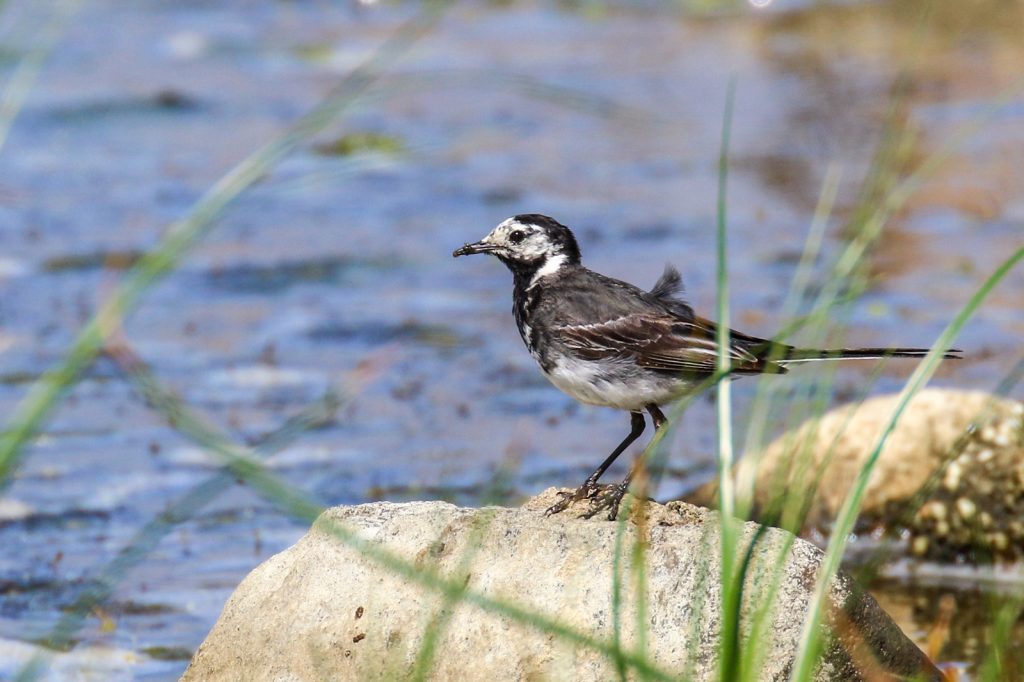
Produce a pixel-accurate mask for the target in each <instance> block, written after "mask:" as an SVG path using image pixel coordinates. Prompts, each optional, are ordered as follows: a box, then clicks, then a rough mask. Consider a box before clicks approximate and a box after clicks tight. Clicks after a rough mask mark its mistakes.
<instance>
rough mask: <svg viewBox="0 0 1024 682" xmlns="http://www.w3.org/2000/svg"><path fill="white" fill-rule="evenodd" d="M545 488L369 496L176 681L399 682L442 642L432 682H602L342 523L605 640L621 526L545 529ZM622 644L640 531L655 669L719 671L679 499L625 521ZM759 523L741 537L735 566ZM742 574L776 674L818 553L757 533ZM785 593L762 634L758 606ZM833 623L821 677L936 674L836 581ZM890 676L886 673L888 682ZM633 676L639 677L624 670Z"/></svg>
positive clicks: (546, 635)
mask: <svg viewBox="0 0 1024 682" xmlns="http://www.w3.org/2000/svg"><path fill="white" fill-rule="evenodd" d="M553 501H554V491H553V490H549V491H547V492H546V493H545V494H544V495H542V496H540V497H538V498H535V499H534V500H532V501H531V502H530V503H528V504H527V505H526V507H525V508H523V509H502V508H485V509H460V508H457V507H454V506H451V505H449V504H445V503H441V502H419V503H408V504H387V503H376V504H367V505H362V506H357V507H337V508H334V509H331V510H329V511H327V512H325V513H324V514H323V515H322V516H321V518H320V519H319V520H318V521H317V523H316V524H314V526H313V528H312V529H311V530H310V532H309V533H308V534H307V535H306V536H305V537H304V538H302V539H301V540H300V541H299V542H298V543H297V544H295V545H294V546H293V547H291V548H290V549H288V550H286V551H285V552H282V553H281V554H278V555H276V556H274V557H272V558H270V559H269V560H267V561H266V562H265V563H264V564H263V565H261V566H259V567H258V568H257V569H256V570H254V571H253V572H252V573H251V574H250V575H249V576H248V577H247V578H246V579H245V580H244V581H243V582H242V584H241V585H240V586H239V587H238V589H237V590H236V591H235V593H234V594H233V595H232V597H231V598H230V600H229V601H228V603H227V605H226V606H225V608H224V611H223V613H222V614H221V616H220V618H219V620H218V621H217V623H216V625H215V626H214V628H213V630H212V631H211V633H210V635H209V636H208V637H207V639H206V641H205V642H204V643H203V645H202V646H201V647H200V649H199V650H198V651H197V652H196V655H195V658H194V659H193V661H192V663H191V665H190V666H189V668H188V670H187V671H186V672H185V675H184V678H183V679H184V680H196V681H198V680H203V681H206V680H321V679H331V680H375V679H408V677H409V676H410V674H411V672H412V671H413V669H414V668H415V666H416V661H417V659H418V657H419V656H421V654H422V652H423V651H424V646H425V644H426V643H427V642H428V641H430V640H431V638H436V639H435V640H433V641H435V643H436V649H435V654H434V656H433V658H432V664H431V668H430V675H429V678H430V679H436V680H459V681H460V682H471V681H473V680H488V681H491V680H538V681H539V680H608V679H617V677H618V675H617V672H616V665H615V662H614V661H613V660H611V659H610V658H609V657H608V656H606V655H605V654H604V653H601V652H599V651H597V650H595V649H593V648H589V647H587V646H584V645H582V644H580V643H578V642H573V641H570V640H567V639H566V638H563V637H560V636H558V635H556V634H552V633H550V632H547V631H545V630H543V629H541V628H539V627H536V626H534V625H530V624H528V623H524V622H522V621H521V620H519V619H517V618H515V617H513V616H512V615H511V614H508V613H501V612H497V611H495V610H493V609H492V610H488V609H485V608H481V606H479V605H477V604H473V603H466V602H463V603H460V604H458V605H456V606H455V607H454V608H451V609H449V608H448V606H447V605H446V604H445V602H444V600H443V598H442V597H441V596H440V595H439V594H438V593H437V592H435V591H432V590H430V589H427V588H424V587H423V586H421V585H420V584H418V583H417V582H415V581H414V580H411V579H410V578H408V577H402V576H400V575H398V574H396V573H395V572H393V571H392V570H389V569H388V568H385V567H383V566H382V565H381V564H379V563H378V562H377V561H375V560H373V559H370V558H368V557H367V556H366V555H365V554H364V553H361V552H360V551H357V550H356V549H353V548H351V547H350V546H349V545H347V544H346V543H345V542H342V541H341V540H339V537H338V534H337V532H335V531H332V528H337V527H343V528H345V529H348V530H350V531H352V532H354V533H355V534H356V535H357V537H358V538H361V539H362V540H363V541H366V542H368V543H370V545H371V546H372V547H376V548H383V549H386V550H387V551H389V552H391V553H393V554H394V555H396V556H399V557H401V558H403V559H404V560H405V561H407V562H410V563H411V564H413V565H415V566H416V567H417V569H416V570H417V571H418V572H428V571H432V570H437V571H438V572H439V573H440V574H441V575H443V576H446V577H448V578H450V579H452V580H454V581H455V584H457V585H465V587H466V589H468V590H469V591H470V592H471V593H472V594H474V595H482V596H483V597H485V598H487V599H493V600H500V601H503V602H507V603H510V604H515V605H516V606H517V608H519V609H522V610H525V611H527V612H532V613H537V614H541V615H542V616H543V617H545V618H548V619H552V620H555V621H558V622H559V623H561V624H564V625H565V626H566V627H568V628H571V629H572V630H574V631H576V632H578V633H581V634H582V635H584V636H586V637H588V638H592V639H594V640H597V641H601V642H605V643H610V642H612V641H613V637H614V631H615V626H614V616H613V613H614V606H613V597H612V593H613V592H612V585H613V570H614V566H615V559H614V557H615V556H616V534H617V529H618V524H616V523H613V522H608V521H605V520H603V515H600V518H595V519H593V520H583V519H577V518H574V517H573V516H572V515H571V513H570V512H567V513H563V514H560V515H557V516H554V517H551V518H545V517H544V516H543V512H542V510H543V509H544V508H545V507H547V506H548V505H550V504H551V503H552V502H553ZM624 528H625V533H624V536H623V538H622V541H623V543H622V547H624V548H625V551H624V552H623V559H622V562H621V564H622V567H621V570H622V576H623V577H622V578H621V580H620V581H619V584H620V586H621V589H622V602H621V603H622V607H621V608H622V610H621V618H620V622H621V640H622V643H623V645H624V647H625V649H626V650H627V651H635V650H636V648H637V647H638V646H639V644H640V642H641V639H640V637H639V636H638V635H639V633H638V630H637V620H638V617H637V615H636V614H637V612H638V611H637V609H638V608H639V606H640V604H639V601H638V591H637V589H635V588H636V584H637V582H636V580H635V579H634V573H633V570H632V566H633V564H632V562H631V560H630V557H631V556H632V551H631V550H632V547H633V546H634V543H635V542H636V540H637V538H638V537H642V536H646V537H647V539H648V543H647V545H646V551H645V553H644V556H646V563H645V566H646V584H647V589H646V602H645V604H646V605H645V611H640V613H646V616H644V617H642V618H641V619H640V620H641V621H642V623H643V630H644V631H645V635H644V636H645V637H646V644H645V647H646V651H647V654H648V657H649V661H650V662H651V664H652V665H654V666H656V667H657V668H658V669H659V670H663V671H666V672H667V673H668V674H669V675H670V676H671V678H674V679H692V680H714V679H717V678H718V674H717V658H716V652H717V647H718V639H719V638H718V634H719V631H720V623H721V618H720V612H719V604H720V598H721V595H720V589H719V577H718V573H719V564H718V561H717V556H718V551H719V550H718V544H719V525H718V521H717V516H716V515H715V514H714V513H712V512H707V511H705V510H701V509H699V508H696V507H692V506H690V505H686V504H683V503H678V502H676V503H671V504H669V505H667V506H662V505H656V504H652V505H649V506H647V507H646V513H645V514H644V515H643V517H642V518H641V517H640V515H639V514H634V517H633V519H631V520H630V521H629V522H627V523H626V524H625V525H624ZM758 529H759V527H758V526H756V525H754V524H746V525H745V526H744V527H743V529H742V542H741V543H740V546H739V550H740V552H739V555H740V556H742V555H743V552H744V551H745V548H746V547H747V546H748V545H749V544H750V543H751V542H752V541H753V540H754V538H755V536H757V533H758ZM757 537H758V540H757V544H756V545H755V549H754V550H753V552H752V557H753V558H752V561H751V564H750V568H749V570H748V572H747V574H746V580H745V583H744V589H743V601H742V607H741V612H742V620H741V623H742V626H741V640H740V648H741V650H743V651H750V650H752V649H751V647H755V649H753V650H756V651H758V652H761V653H763V654H764V667H763V670H762V672H761V675H760V679H763V680H785V679H787V678H788V674H789V672H790V671H791V666H792V659H793V654H794V650H795V646H796V642H797V640H798V637H799V634H800V629H801V625H802V622H803V618H804V615H805V612H806V608H807V603H808V598H809V594H810V590H811V589H812V586H813V582H814V576H815V571H816V569H817V568H818V565H819V562H820V560H821V553H820V552H819V550H818V549H816V548H815V547H813V546H812V545H810V544H808V543H806V542H803V541H800V540H796V541H795V542H792V543H791V542H790V541H791V540H792V537H791V536H789V535H788V534H786V533H783V532H782V531H778V530H774V529H768V530H766V531H765V532H764V533H763V534H762V535H760V536H757ZM776 569H778V570H780V571H781V573H779V575H780V579H779V581H778V591H777V594H776V595H775V598H774V601H772V602H771V603H772V604H773V605H774V606H773V607H772V608H771V611H770V617H769V619H768V623H767V627H766V628H764V630H763V636H762V639H761V640H760V641H759V642H757V643H756V644H755V643H754V642H752V641H750V627H751V623H752V622H753V614H754V611H755V610H756V609H757V608H758V607H759V606H763V605H764V604H766V603H769V600H768V599H767V592H768V590H769V589H770V585H771V583H772V580H771V577H772V576H773V575H775V570H776ZM830 604H831V608H830V615H829V617H828V619H827V621H828V623H829V625H828V628H829V630H830V631H831V632H833V633H834V634H835V637H834V638H832V639H831V640H830V643H829V645H828V647H827V651H826V655H825V657H824V659H823V662H822V663H821V664H820V666H819V668H818V669H817V672H816V679H818V680H858V679H872V680H876V679H901V678H904V677H908V676H911V675H915V674H919V675H921V677H920V679H927V680H939V679H941V677H940V676H939V674H938V672H937V671H936V670H935V669H934V667H932V665H931V664H930V663H929V662H928V661H927V660H926V659H925V658H924V656H923V654H922V653H921V652H920V651H919V650H918V649H917V648H916V647H915V646H914V645H913V644H912V643H911V642H910V641H909V640H908V639H907V638H906V637H905V636H904V635H903V633H902V632H900V630H899V628H898V627H897V626H896V625H895V624H894V623H893V622H892V621H891V620H890V619H889V617H888V616H887V615H886V614H885V613H884V612H883V611H882V610H881V609H880V608H879V607H878V605H877V604H876V603H875V601H874V600H873V599H872V598H871V597H870V596H868V595H866V594H865V593H863V592H862V591H860V590H859V589H857V587H856V586H855V585H854V584H853V582H852V581H851V580H850V579H849V578H848V577H846V576H845V575H840V576H839V577H838V578H836V579H835V580H834V581H833V584H832V587H831V591H830ZM883 672H887V673H889V674H891V675H892V677H889V676H885V675H883ZM628 677H629V678H630V679H636V678H637V677H638V676H637V675H636V674H635V671H632V670H630V671H629V673H628Z"/></svg>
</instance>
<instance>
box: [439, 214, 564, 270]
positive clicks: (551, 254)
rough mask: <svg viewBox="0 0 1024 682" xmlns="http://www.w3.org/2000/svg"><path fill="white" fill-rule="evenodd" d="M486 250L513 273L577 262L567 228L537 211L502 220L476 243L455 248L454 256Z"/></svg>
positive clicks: (552, 267) (548, 268) (553, 268)
mask: <svg viewBox="0 0 1024 682" xmlns="http://www.w3.org/2000/svg"><path fill="white" fill-rule="evenodd" d="M474 253H489V254H491V255H493V256H495V257H497V258H498V259H499V260H501V261H502V262H503V263H504V264H505V265H507V266H508V267H509V269H510V270H512V271H513V272H522V271H526V272H538V271H544V272H545V274H550V273H553V272H556V271H557V270H558V269H559V268H560V267H562V265H565V264H572V265H577V264H579V262H580V247H579V246H578V245H577V244H576V237H574V236H573V234H572V231H571V230H569V228H568V227H566V226H565V225H563V224H561V223H560V222H558V221H557V220H555V219H554V218H549V217H547V216H545V215H540V214H539V213H524V214H522V215H517V216H514V217H512V218H509V219H508V220H505V221H504V222H502V223H501V224H500V225H498V226H497V227H496V228H494V229H493V230H491V233H490V234H488V235H487V236H486V237H484V238H483V239H481V240H480V241H478V242H475V243H473V244H466V245H465V246H463V247H462V248H460V249H456V250H455V251H454V252H453V253H452V255H453V256H456V257H458V256H468V255H470V254H474Z"/></svg>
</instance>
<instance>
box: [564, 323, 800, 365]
mask: <svg viewBox="0 0 1024 682" xmlns="http://www.w3.org/2000/svg"><path fill="white" fill-rule="evenodd" d="M552 333H553V335H554V336H555V337H556V338H557V339H558V340H559V341H561V343H562V344H563V345H564V346H565V347H566V349H567V350H568V351H569V352H571V353H573V354H575V355H576V356H578V357H580V358H581V359H584V360H601V359H612V358H618V359H628V360H632V361H633V362H635V363H636V364H637V365H639V366H641V367H647V368H650V369H658V370H664V371H669V372H679V373H696V374H711V373H713V372H714V371H715V363H716V358H717V354H718V344H717V343H716V342H715V333H716V328H715V324H714V323H713V322H710V321H708V320H705V319H703V318H700V317H695V318H694V319H693V320H681V319H679V318H677V317H674V316H671V315H655V314H643V313H639V314H633V315H625V316H622V317H618V318H616V319H613V320H608V321H606V322H600V323H597V324H580V325H565V326H559V327H555V328H553V329H552ZM738 339H739V340H740V342H739V343H732V344H730V347H729V360H730V365H731V366H732V371H733V372H736V373H739V374H759V373H761V372H765V371H778V372H781V371H784V370H783V369H782V368H781V367H778V366H777V365H774V363H771V362H769V361H767V360H765V359H764V358H763V357H759V354H755V351H754V349H753V348H750V347H749V344H748V343H747V341H758V342H759V341H761V339H755V338H754V337H748V336H745V335H739V337H738ZM765 343H768V342H765Z"/></svg>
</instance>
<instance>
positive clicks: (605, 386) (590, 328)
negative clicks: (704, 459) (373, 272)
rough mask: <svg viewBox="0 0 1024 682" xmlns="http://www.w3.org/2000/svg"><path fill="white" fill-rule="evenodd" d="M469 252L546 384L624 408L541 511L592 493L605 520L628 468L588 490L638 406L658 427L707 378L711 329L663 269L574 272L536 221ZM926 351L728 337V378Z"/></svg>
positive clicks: (552, 224)
mask: <svg viewBox="0 0 1024 682" xmlns="http://www.w3.org/2000/svg"><path fill="white" fill-rule="evenodd" d="M474 253H489V254H491V255H493V256H495V257H497V258H498V260H500V261H501V262H502V263H504V264H505V265H506V266H507V267H508V269H509V270H511V271H512V277H513V285H514V289H513V293H512V301H513V306H512V312H513V313H514V314H515V318H516V325H517V326H518V327H519V334H520V335H521V336H522V337H523V342H524V343H525V344H526V348H527V349H528V350H529V351H530V355H532V356H533V357H534V359H535V360H536V361H537V363H538V364H539V365H540V368H541V370H542V371H543V372H544V375H545V376H546V377H547V378H548V379H549V380H550V381H551V383H553V384H554V385H555V386H557V387H558V388H560V389H561V390H563V391H564V392H566V393H568V394H569V395H571V396H572V397H573V398H575V399H576V400H579V401H580V402H583V403H587V404H589V405H601V406H605V407H616V408H618V409H620V410H628V411H629V414H630V431H629V435H628V436H626V438H625V439H624V440H623V441H622V442H621V443H619V445H618V447H616V448H615V450H613V451H612V453H611V454H610V455H608V457H607V458H606V459H605V460H604V461H603V462H601V465H600V466H599V467H597V470H596V471H594V473H592V474H591V475H590V476H589V477H588V478H587V480H586V481H585V482H584V483H583V485H581V486H580V487H579V488H578V489H577V490H576V491H575V492H574V493H560V495H562V499H561V500H560V501H559V502H558V503H557V504H555V505H553V506H552V507H551V508H549V509H548V510H547V512H546V513H547V514H549V515H550V514H557V513H558V512H561V511H563V510H565V509H566V508H568V507H569V506H570V505H571V504H573V503H575V502H578V501H581V500H594V499H595V498H598V497H600V498H602V499H601V502H600V506H599V507H597V508H594V509H592V511H590V512H589V514H588V516H592V515H593V514H594V513H596V512H597V511H598V509H601V508H606V507H607V508H608V509H609V514H608V518H609V519H614V518H615V516H616V514H617V513H618V507H619V503H620V502H621V500H622V496H623V495H624V494H625V492H626V490H627V489H628V488H629V483H630V480H631V479H632V478H633V476H634V475H635V473H636V471H637V466H638V462H637V463H634V465H633V467H632V469H631V470H630V472H629V475H628V476H626V478H625V480H624V481H622V483H620V484H618V485H615V486H610V487H602V486H598V485H597V481H598V479H599V478H600V477H601V475H602V474H603V473H604V472H605V470H606V469H607V468H608V467H609V466H611V464H612V462H614V461H615V458H616V457H618V456H619V455H620V454H622V451H623V450H625V449H626V448H627V447H629V445H630V444H631V443H633V441H635V440H636V439H637V438H639V437H640V434H641V433H643V430H644V427H645V421H644V415H643V411H644V410H646V411H647V412H648V413H649V414H650V415H651V419H652V421H653V422H654V428H655V429H656V430H657V429H661V428H663V427H664V426H665V423H666V419H665V415H664V414H663V413H662V411H661V410H660V409H659V405H664V404H665V403H669V402H672V401H673V400H676V399H678V398H680V397H682V396H684V395H686V394H687V393H689V392H691V391H692V390H694V389H695V388H696V387H697V386H698V385H699V384H700V383H701V382H702V381H704V380H706V379H708V378H709V377H711V376H712V375H713V374H714V373H715V367H716V362H717V355H718V345H717V343H716V341H715V334H716V325H715V323H714V322H711V321H710V320H706V319H704V318H702V317H699V316H697V315H695V314H694V312H693V308H691V307H690V306H689V304H687V303H686V302H685V301H684V300H682V299H681V298H679V293H680V291H681V289H682V281H681V279H680V276H679V273H678V272H677V271H676V269H675V268H673V267H672V266H671V265H669V266H666V268H665V272H664V274H663V275H662V276H661V278H660V279H658V281H657V283H656V284H655V285H654V288H653V289H651V290H650V291H643V290H642V289H640V288H638V287H635V286H633V285H632V284H628V283H626V282H623V281H620V280H617V279H612V278H611V277H605V276H604V275H601V274H598V273H596V272H593V271H592V270H588V269H587V268H585V267H583V265H582V264H581V263H580V249H579V246H578V245H577V243H576V237H575V236H573V233H572V231H571V230H569V228H568V227H566V226H565V225H562V224H561V223H559V222H558V221H557V220H554V219H552V218H549V217H547V216H545V215H540V214H523V215H517V216H515V217H512V218H509V219H508V220H506V221H504V222H503V223H501V224H500V225H498V226H497V227H496V228H494V229H493V230H492V231H491V233H490V234H488V235H487V236H486V237H484V238H483V239H481V240H480V241H478V242H476V243H474V244H466V245H465V246H463V247H462V248H459V249H456V250H455V252H454V253H452V255H453V256H456V257H458V256H466V255H469V254H474ZM960 352H961V351H958V350H953V351H950V352H949V353H946V355H945V357H947V358H956V357H958V354H959V353H960ZM927 353H928V349H926V348H856V349H846V348H843V349H834V350H818V349H810V348H794V347H793V346H789V345H786V344H782V343H777V342H775V341H770V340H767V339H760V338H757V337H755V336H749V335H747V334H742V333H740V332H737V331H732V330H730V332H729V363H730V366H731V373H732V374H740V375H742V374H763V373H775V374H782V373H785V372H786V371H787V366H788V365H790V364H792V363H796V362H809V361H813V360H847V359H872V358H875V359H877V358H888V357H905V358H920V357H923V356H924V355H926V354H927ZM598 493H601V495H600V496H599V495H598ZM605 493H607V494H605Z"/></svg>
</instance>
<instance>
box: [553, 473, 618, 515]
mask: <svg viewBox="0 0 1024 682" xmlns="http://www.w3.org/2000/svg"><path fill="white" fill-rule="evenodd" d="M604 487H605V486H600V485H598V484H597V483H596V482H595V481H590V480H587V481H586V482H584V483H583V485H581V486H580V487H579V488H576V490H574V491H573V492H571V493H570V492H567V491H565V490H559V491H558V493H557V495H558V497H560V498H561V499H560V500H558V502H555V503H554V504H553V505H551V506H550V507H548V508H547V510H546V511H545V512H544V516H553V515H555V514H558V513H561V512H563V511H565V510H566V509H568V508H569V507H571V506H572V505H574V504H576V503H577V502H582V501H583V500H592V499H594V498H595V497H597V495H598V493H600V492H601V491H602V489H603V488H604Z"/></svg>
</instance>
